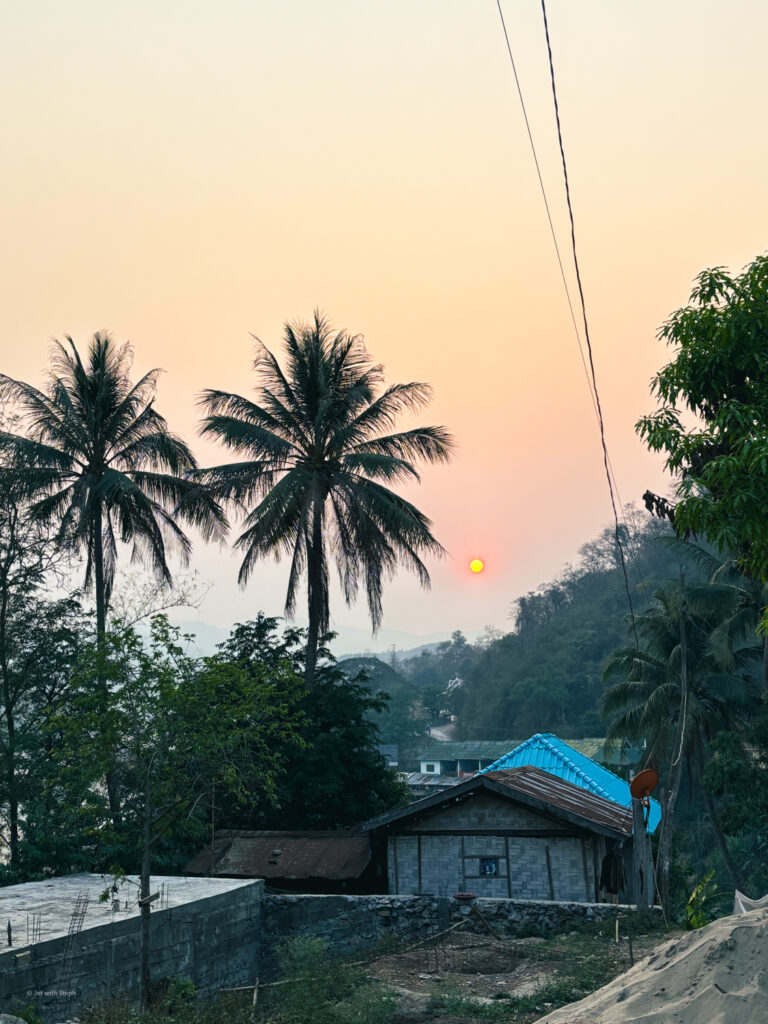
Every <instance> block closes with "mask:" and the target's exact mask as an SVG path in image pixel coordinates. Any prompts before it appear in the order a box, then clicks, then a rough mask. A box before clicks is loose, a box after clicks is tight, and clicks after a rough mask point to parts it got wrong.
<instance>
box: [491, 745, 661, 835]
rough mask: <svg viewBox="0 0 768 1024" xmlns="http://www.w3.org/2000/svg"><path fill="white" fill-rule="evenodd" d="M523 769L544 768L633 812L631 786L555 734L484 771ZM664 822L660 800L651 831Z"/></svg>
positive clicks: (512, 752) (653, 808)
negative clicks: (661, 821) (523, 767)
mask: <svg viewBox="0 0 768 1024" xmlns="http://www.w3.org/2000/svg"><path fill="white" fill-rule="evenodd" d="M572 742H573V741H572ZM576 742H579V741H576ZM592 742H594V741H592V740H583V741H581V742H579V746H581V745H582V744H587V743H592ZM523 765H533V767H535V768H541V769H542V771H545V772H549V773H550V774H552V775H556V776H557V777H558V778H560V779H565V780H566V782H572V783H573V784H574V785H576V786H580V787H581V788H582V789H585V790H587V791H588V792H589V793H594V794H595V795H596V796H601V797H604V798H605V799H606V800H614V801H615V802H616V803H618V804H621V805H622V807H627V808H629V809H630V810H631V808H632V794H631V793H630V792H629V783H628V782H626V781H625V780H624V779H622V778H620V777H619V776H618V775H615V774H614V773H613V772H612V771H609V770H608V769H607V768H604V767H603V766H602V765H601V764H598V763H597V761H593V760H592V758H591V757H587V756H586V754H585V753H583V752H582V751H581V750H577V749H576V747H575V746H573V745H571V744H569V743H566V742H565V741H564V740H561V739H558V737H557V736H555V735H553V734H552V733H536V735H535V736H531V738H530V739H529V740H526V741H525V743H521V744H520V745H519V746H517V747H515V749H514V750H510V752H509V753H508V754H504V755H503V756H502V757H500V758H499V759H498V760H496V761H494V762H493V763H492V764H491V765H490V766H489V767H487V768H486V767H483V768H482V769H480V770H481V771H484V772H497V771H503V770H506V769H509V768H521V767H522V766H523ZM660 820H661V805H660V804H659V802H658V801H657V800H653V799H652V800H651V801H650V810H649V815H648V831H649V832H651V833H652V832H654V831H655V829H656V826H657V825H658V823H659V821H660Z"/></svg>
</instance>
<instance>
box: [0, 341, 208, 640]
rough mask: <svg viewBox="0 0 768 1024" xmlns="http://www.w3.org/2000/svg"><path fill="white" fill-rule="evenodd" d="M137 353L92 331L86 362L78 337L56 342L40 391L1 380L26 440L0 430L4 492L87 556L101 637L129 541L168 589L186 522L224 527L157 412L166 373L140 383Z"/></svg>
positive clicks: (0, 394) (185, 549)
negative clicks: (21, 496) (15, 492)
mask: <svg viewBox="0 0 768 1024" xmlns="http://www.w3.org/2000/svg"><path fill="white" fill-rule="evenodd" d="M131 358H132V352H131V348H130V346H129V345H128V344H125V345H122V346H117V345H115V343H114V342H113V341H112V339H111V338H110V337H109V335H107V334H95V335H94V336H93V338H92V339H91V342H90V344H89V346H88V351H87V355H86V357H85V360H83V359H82V358H81V356H80V353H79V352H78V350H77V348H76V346H75V343H74V342H73V341H72V339H71V338H67V339H66V345H64V344H62V343H61V342H55V344H54V350H53V358H52V371H51V374H50V376H49V379H48V382H47V384H46V386H45V388H44V389H43V390H42V391H41V390H38V389H37V388H35V387H33V386H32V385H30V384H26V383H24V382H23V381H18V380H14V379H13V378H11V377H8V376H6V375H5V374H0V398H3V399H8V400H10V401H12V402H14V403H16V405H17V406H18V408H19V409H20V412H21V414H22V417H23V424H24V426H25V433H14V432H11V431H9V430H2V431H0V454H2V456H3V468H2V471H1V472H0V482H2V483H3V485H4V486H9V485H11V486H14V487H19V486H23V488H24V491H25V492H26V493H27V494H28V495H29V496H30V498H32V499H33V503H32V505H31V506H30V513H31V515H32V516H33V517H34V518H35V519H37V520H38V521H40V522H56V523H57V524H58V533H57V541H58V543H59V545H60V546H62V547H64V548H68V549H71V550H73V551H79V552H83V553H84V554H85V579H86V586H88V585H89V584H90V583H91V582H94V583H95V589H96V608H97V628H98V630H99V632H103V630H104V628H105V622H106V604H107V602H108V601H109V596H110V592H111V589H112V581H113V578H114V571H115V564H116V561H117V554H118V541H122V542H123V543H125V544H130V545H131V546H132V548H133V553H134V557H135V558H137V557H140V558H143V559H144V560H145V561H147V562H148V563H149V565H151V567H152V568H153V569H154V570H155V571H156V573H157V575H158V576H159V577H160V578H161V579H162V580H165V581H166V582H170V578H171V574H170V570H169V568H168V561H167V547H168V544H169V543H170V544H172V545H173V546H174V547H175V548H176V550H177V551H178V552H179V553H180V554H181V555H182V556H187V555H188V554H189V550H190V542H189V539H188V538H187V536H186V535H185V534H184V532H183V531H182V529H181V527H180V526H179V525H178V524H179V520H183V521H186V522H188V523H190V524H191V525H194V526H195V527H196V528H197V529H199V530H201V531H202V532H203V534H204V535H206V536H212V535H214V534H216V533H219V532H221V530H222V528H223V526H224V524H225V520H224V517H223V514H222V513H221V510H220V509H219V508H218V506H217V505H216V504H215V502H213V501H211V500H210V498H209V496H208V495H207V493H206V492H205V490H204V489H202V488H201V487H200V486H199V485H198V484H197V483H196V482H195V481H193V480H192V479H190V476H189V474H190V473H191V471H193V470H194V469H195V468H196V462H195V459H194V456H193V455H192V452H191V451H190V449H189V448H188V447H187V445H186V444H185V443H184V442H183V441H182V440H181V439H180V438H179V437H177V436H176V435H174V434H172V433H171V432H170V430H169V429H168V426H167V424H166V421H165V420H164V419H163V417H162V416H161V415H160V414H159V413H158V412H157V410H156V409H155V407H154V396H155V387H156V383H157V378H158V375H159V372H160V371H159V370H150V371H149V373H146V374H145V375H144V376H143V377H142V378H141V379H140V380H139V381H138V382H137V383H136V384H132V383H131V381H130V378H129V371H130V364H131Z"/></svg>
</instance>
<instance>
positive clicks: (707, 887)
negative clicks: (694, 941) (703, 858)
mask: <svg viewBox="0 0 768 1024" xmlns="http://www.w3.org/2000/svg"><path fill="white" fill-rule="evenodd" d="M718 895H719V893H718V892H717V882H716V881H715V869H714V868H712V870H710V871H708V872H707V873H706V875H704V877H703V878H702V879H701V881H700V882H699V883H698V885H696V887H695V888H694V890H693V892H692V893H691V895H690V896H689V897H688V902H687V903H686V905H685V927H686V928H688V929H689V930H690V929H696V928H703V927H704V925H706V924H709V922H710V921H714V919H715V918H716V917H717V911H718V906H717V903H716V900H717V897H718Z"/></svg>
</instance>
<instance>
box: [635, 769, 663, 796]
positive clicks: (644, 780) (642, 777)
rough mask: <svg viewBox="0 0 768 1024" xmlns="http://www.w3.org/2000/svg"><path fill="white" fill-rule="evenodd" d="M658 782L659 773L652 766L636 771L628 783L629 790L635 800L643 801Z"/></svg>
mask: <svg viewBox="0 0 768 1024" xmlns="http://www.w3.org/2000/svg"><path fill="white" fill-rule="evenodd" d="M658 784H659V773H658V772H656V771H654V770H653V768H646V769H645V771H643V772H638V773H637V775H636V776H635V777H634V779H632V781H631V782H630V784H629V792H630V793H631V794H632V796H633V797H635V798H636V799H637V800H642V801H643V802H645V801H646V800H647V799H648V797H649V796H650V795H651V793H652V792H653V791H654V789H656V787H657V786H658Z"/></svg>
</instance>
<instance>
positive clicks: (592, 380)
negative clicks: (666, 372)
mask: <svg viewBox="0 0 768 1024" xmlns="http://www.w3.org/2000/svg"><path fill="white" fill-rule="evenodd" d="M496 6H497V8H498V11H499V18H500V19H501V27H502V30H503V32H504V39H505V42H506V46H507V53H508V54H509V61H510V64H511V66H512V73H513V75H514V78H515V85H516V87H517V95H518V97H519V99H520V106H521V108H522V111H523V119H524V121H525V127H526V131H527V133H528V141H529V143H530V146H531V152H532V154H533V161H534V164H535V166H536V174H537V177H538V179H539V188H540V190H541V195H542V199H543V200H544V207H545V210H546V213H547V220H548V222H549V230H550V234H551V235H552V242H553V243H554V246H555V253H556V255H557V263H558V266H559V268H560V276H561V278H562V281H563V287H564V289H565V295H566V299H567V302H568V309H569V311H570V315H571V322H572V324H573V329H574V333H575V335H576V342H577V344H578V347H579V355H580V356H581V363H582V366H583V368H584V374H585V376H586V379H587V387H588V389H589V394H590V398H591V399H592V406H593V408H594V411H595V416H596V419H597V424H598V429H599V431H600V442H601V445H602V450H603V465H604V467H605V474H606V479H607V481H608V491H609V494H610V498H611V508H612V510H613V521H614V533H615V536H616V544H617V546H618V550H619V558H620V561H621V569H622V573H623V575H624V588H625V591H626V595H627V603H628V605H629V612H630V617H631V620H632V631H633V633H634V636H635V645H636V646H637V647H639V641H638V637H637V629H636V626H635V612H634V608H633V606H632V596H631V594H630V589H629V577H628V575H627V565H626V559H625V556H624V546H623V544H622V541H621V532H620V528H619V514H618V511H617V507H616V494H617V493H618V484H617V483H616V477H615V473H614V472H613V465H612V464H611V460H610V456H609V455H608V447H607V444H606V440H605V425H604V422H603V413H602V407H601V405H600V395H599V393H598V390H597V378H596V374H595V366H594V359H593V355H592V343H591V340H590V336H589V325H588V321H587V311H586V303H585V300H584V290H583V287H582V283H581V273H580V270H579V262H578V256H577V252H576V233H575V227H574V220H573V209H572V206H571V196H570V187H569V182H568V169H567V165H566V161H565V151H564V148H563V139H562V131H561V127H560V111H559V107H558V102H557V90H556V87H555V71H554V64H553V60H552V48H551V45H550V39H549V26H548V23H547V12H546V7H545V4H544V0H542V11H543V14H544V30H545V34H546V39H547V52H548V55H549V70H550V79H551V82H552V96H553V99H554V105H555V117H556V121H557V135H558V141H559V144H560V156H561V159H562V164H563V174H564V179H565V192H566V200H567V203H568V214H569V217H570V225H571V247H572V250H573V261H574V267H575V270H576V281H577V284H578V288H579V296H580V300H581V311H582V320H583V324H584V335H585V339H586V343H587V351H588V355H589V369H588V368H587V360H586V358H585V355H584V348H583V345H582V342H581V334H580V332H579V328H578V324H577V322H576V315H575V312H574V309H573V302H572V300H571V293H570V289H569V287H568V280H567V278H566V275H565V269H564V267H563V260H562V256H561V254H560V246H559V245H558V241H557V234H556V232H555V227H554V223H553V220H552V213H551V210H550V206H549V200H548V198H547V190H546V188H545V186H544V179H543V177H542V174H541V166H540V164H539V158H538V154H537V152H536V145H535V143H534V141H533V132H532V131H531V125H530V121H529V118H528V111H527V108H526V106H525V99H524V97H523V90H522V87H521V85H520V77H519V75H518V73H517V66H516V64H515V58H514V54H513V53H512V44H511V42H510V39H509V33H508V31H507V25H506V22H505V20H504V12H503V10H502V7H501V0H496ZM619 502H621V498H620V496H619ZM622 518H624V510H623V508H622ZM625 525H627V524H626V519H625ZM627 529H628V527H627ZM628 550H629V553H630V557H631V558H632V560H633V562H634V565H635V571H636V572H637V575H638V578H639V580H640V582H641V583H642V582H643V577H642V573H641V572H640V567H639V565H638V563H637V560H636V558H635V556H634V552H633V551H632V549H631V547H630V548H629V549H628Z"/></svg>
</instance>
